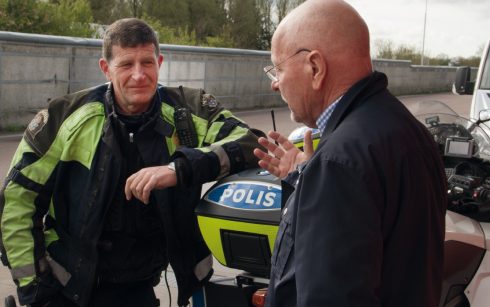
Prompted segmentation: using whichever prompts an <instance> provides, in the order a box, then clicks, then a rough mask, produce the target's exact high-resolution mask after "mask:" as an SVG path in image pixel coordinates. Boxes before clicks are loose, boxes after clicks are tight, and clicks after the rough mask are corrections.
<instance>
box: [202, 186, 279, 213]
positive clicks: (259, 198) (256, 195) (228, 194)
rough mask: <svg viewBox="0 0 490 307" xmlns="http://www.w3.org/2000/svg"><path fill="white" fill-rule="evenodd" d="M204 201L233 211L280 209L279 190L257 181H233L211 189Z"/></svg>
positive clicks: (276, 187)
mask: <svg viewBox="0 0 490 307" xmlns="http://www.w3.org/2000/svg"><path fill="white" fill-rule="evenodd" d="M205 199H206V200H208V201H210V202H213V203H215V204H217V205H221V206H225V207H229V208H233V209H242V210H271V209H281V188H280V187H279V186H277V185H273V184H266V183H263V182H259V181H234V182H229V183H223V184H220V185H219V186H217V187H215V188H213V189H212V190H211V191H210V192H209V193H208V194H207V195H206V196H205Z"/></svg>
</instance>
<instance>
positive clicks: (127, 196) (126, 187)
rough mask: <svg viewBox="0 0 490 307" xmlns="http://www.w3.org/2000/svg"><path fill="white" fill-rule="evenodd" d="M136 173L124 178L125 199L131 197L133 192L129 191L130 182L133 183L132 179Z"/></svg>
mask: <svg viewBox="0 0 490 307" xmlns="http://www.w3.org/2000/svg"><path fill="white" fill-rule="evenodd" d="M135 176H136V174H133V175H131V176H129V177H128V179H126V185H125V186H124V194H125V195H126V200H131V198H132V197H133V193H132V192H131V184H133V180H134V178H135Z"/></svg>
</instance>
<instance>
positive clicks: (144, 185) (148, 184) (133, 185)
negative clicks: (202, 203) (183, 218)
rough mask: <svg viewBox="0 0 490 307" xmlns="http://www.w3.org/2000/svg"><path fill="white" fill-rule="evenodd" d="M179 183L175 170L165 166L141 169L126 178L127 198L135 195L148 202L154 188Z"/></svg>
mask: <svg viewBox="0 0 490 307" xmlns="http://www.w3.org/2000/svg"><path fill="white" fill-rule="evenodd" d="M175 185H177V174H176V173H175V171H173V170H171V169H169V168H168V167H167V166H166V165H164V166H153V167H147V168H143V169H141V170H139V171H138V172H136V173H134V174H133V175H131V176H130V177H129V178H128V179H127V180H126V186H125V187H124V193H125V194H126V199H127V200H130V199H131V198H132V197H133V196H134V197H136V198H137V199H139V200H141V201H142V202H143V203H145V204H148V203H149V201H150V192H151V191H152V190H154V189H164V188H168V187H173V186H175Z"/></svg>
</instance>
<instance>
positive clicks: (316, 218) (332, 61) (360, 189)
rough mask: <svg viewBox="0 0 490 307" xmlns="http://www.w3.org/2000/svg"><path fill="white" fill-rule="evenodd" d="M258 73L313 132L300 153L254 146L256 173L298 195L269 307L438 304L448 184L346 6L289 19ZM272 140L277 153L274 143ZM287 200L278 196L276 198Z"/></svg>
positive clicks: (324, 0)
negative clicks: (315, 138) (315, 137)
mask: <svg viewBox="0 0 490 307" xmlns="http://www.w3.org/2000/svg"><path fill="white" fill-rule="evenodd" d="M271 59H272V62H273V63H274V64H275V65H274V66H269V67H266V68H264V71H265V73H266V74H267V76H268V77H269V78H270V79H271V87H272V90H274V91H279V92H280V93H281V96H282V98H283V100H284V101H285V102H286V103H287V105H288V107H289V108H290V110H291V118H292V119H293V120H294V121H297V122H301V123H304V124H305V125H306V126H308V127H312V128H318V129H319V130H320V131H321V133H322V136H321V140H320V143H319V145H318V148H317V149H316V150H315V152H313V149H312V145H311V134H306V137H305V151H304V152H302V151H300V150H299V149H297V148H296V147H294V146H293V145H292V144H291V143H290V142H289V141H288V140H287V139H286V138H285V137H284V136H282V135H280V134H279V133H276V132H269V136H270V137H271V139H272V140H271V141H268V140H267V139H265V138H259V143H260V144H261V145H263V146H264V147H266V148H267V149H268V153H266V152H264V151H262V150H260V149H256V150H255V151H254V153H255V155H256V156H257V157H258V158H259V159H260V161H259V165H260V166H261V167H263V168H265V169H267V170H269V171H270V172H271V173H272V174H274V175H276V176H278V177H280V178H282V179H284V181H285V183H289V184H290V185H292V186H293V188H294V189H295V190H294V192H292V194H291V195H290V197H289V198H288V200H287V202H286V204H285V207H284V209H283V212H282V219H281V223H280V227H279V232H278V235H277V240H276V243H275V246H274V252H273V256H272V260H271V263H272V269H271V276H270V284H269V289H268V294H267V303H266V305H267V306H269V307H273V306H277V307H279V306H280V307H287V306H349V307H350V306H356V307H359V306H397V307H400V306H406V307H413V306H427V307H428V306H437V305H438V302H439V296H440V289H441V282H442V263H443V241H444V213H445V208H446V186H445V175H444V171H443V166H442V162H441V159H440V157H439V155H438V151H437V148H436V146H435V144H434V141H433V140H432V138H431V136H430V135H429V133H428V132H427V131H426V129H425V127H424V126H423V125H422V124H420V123H419V122H418V121H417V120H416V119H415V118H414V117H413V116H412V115H411V114H410V113H409V111H408V110H407V109H406V108H405V107H404V106H403V105H402V104H401V102H400V101H399V100H397V99H396V98H395V97H394V96H393V95H392V94H391V93H390V92H389V91H388V90H387V84H388V82H387V78H386V76H385V75H384V74H383V73H380V72H376V71H373V70H372V64H371V58H370V50H369V31H368V28H367V26H366V24H365V22H364V21H363V19H362V18H361V17H360V16H359V14H358V13H357V12H356V11H355V10H354V9H353V8H352V7H351V6H350V5H348V4H347V3H345V2H344V1H342V0H309V1H306V2H304V3H303V4H302V5H300V6H299V7H298V8H296V9H295V10H293V11H292V12H291V13H290V14H289V15H287V16H286V17H285V18H284V19H283V20H282V21H281V23H280V24H279V26H278V28H277V30H276V32H275V33H274V36H273V38H272V49H271ZM274 142H277V143H278V145H276V144H274ZM283 196H284V195H283Z"/></svg>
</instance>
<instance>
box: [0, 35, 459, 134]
mask: <svg viewBox="0 0 490 307" xmlns="http://www.w3.org/2000/svg"><path fill="white" fill-rule="evenodd" d="M160 49H161V52H162V53H163V55H164V63H163V65H162V67H161V69H160V82H161V83H162V84H164V85H167V86H178V85H183V86H189V87H201V88H204V89H205V90H206V91H207V92H209V93H213V94H214V95H215V96H217V97H218V99H219V100H220V101H221V102H222V103H223V105H224V106H225V107H227V108H229V109H232V110H245V109H256V108H272V107H280V106H284V103H283V102H282V101H281V97H280V95H279V94H277V93H274V92H272V91H271V90H270V82H269V80H268V79H267V77H266V76H265V74H264V72H263V70H262V68H263V67H264V66H267V65H270V52H267V51H255V50H241V49H225V48H203V47H189V46H176V45H165V44H161V45H160ZM100 55H101V40H98V39H81V38H74V37H60V36H47V35H36V34H24V33H15V32H2V31H0V129H9V128H14V127H18V126H24V125H26V124H27V123H28V122H29V120H30V119H31V118H32V116H33V114H34V113H36V112H37V111H38V110H39V109H42V108H45V107H46V106H47V102H48V101H49V100H50V99H52V98H55V97H58V96H61V95H64V94H66V93H71V92H74V91H77V90H80V89H83V88H86V87H90V86H94V85H97V84H99V83H101V82H105V81H106V80H105V78H104V76H103V74H102V73H101V71H100V69H99V66H98V60H99V58H100ZM373 63H374V67H375V69H376V70H378V71H382V72H384V73H386V74H387V75H388V79H389V89H390V90H391V92H392V93H394V94H395V95H410V94H422V93H431V92H444V91H450V90H451V85H452V82H453V80H454V73H455V70H456V68H454V67H434V66H416V65H411V63H410V62H409V61H394V60H373Z"/></svg>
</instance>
